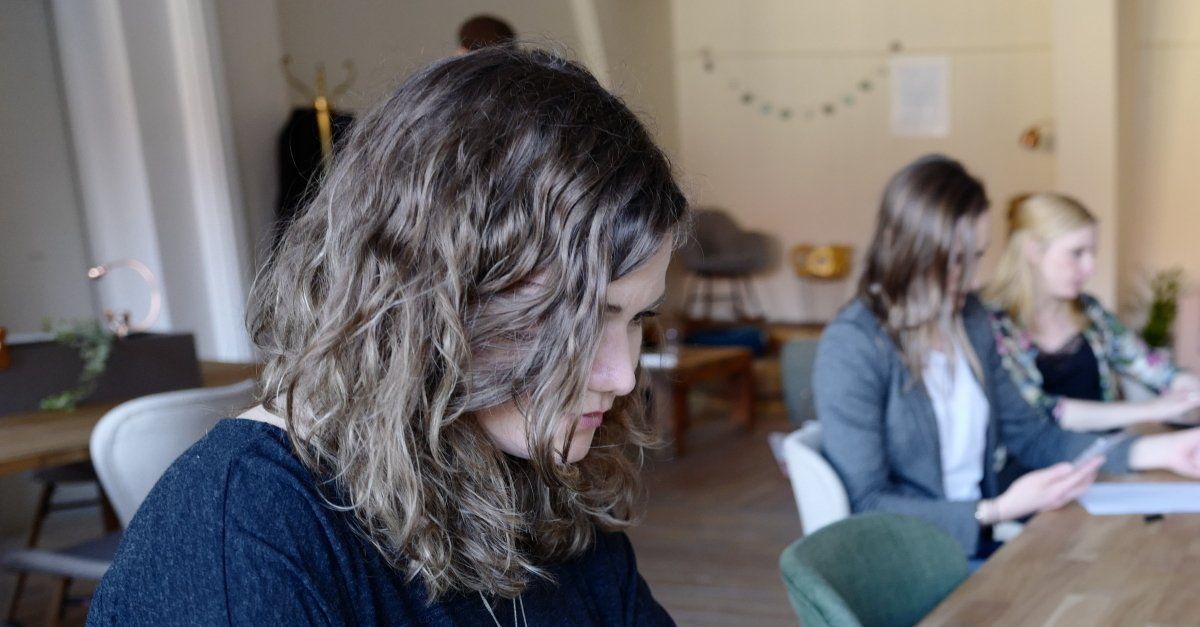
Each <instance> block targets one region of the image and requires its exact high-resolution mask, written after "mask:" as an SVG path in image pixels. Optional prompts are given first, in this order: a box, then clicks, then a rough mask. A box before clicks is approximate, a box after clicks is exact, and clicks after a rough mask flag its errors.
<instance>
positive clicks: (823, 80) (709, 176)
mask: <svg viewBox="0 0 1200 627" xmlns="http://www.w3.org/2000/svg"><path fill="white" fill-rule="evenodd" d="M674 20H675V45H676V58H677V60H678V66H677V69H676V72H677V78H678V98H677V101H678V103H679V117H680V134H681V145H682V150H681V153H682V157H681V162H682V166H683V171H684V174H685V177H686V181H687V182H688V184H689V187H690V189H691V191H692V196H693V198H694V200H695V201H696V204H698V205H709V204H711V205H719V206H723V207H726V208H728V209H729V210H730V211H731V212H732V213H733V214H734V215H735V216H736V217H737V218H738V219H739V220H740V221H741V222H742V223H743V225H744V226H746V227H749V228H751V229H755V230H761V231H765V232H768V233H771V234H774V235H776V236H778V237H779V238H780V240H781V241H782V244H783V246H784V248H785V250H786V249H790V247H791V246H792V245H794V244H796V243H799V242H815V243H830V242H847V243H851V244H853V245H854V246H855V247H856V254H858V255H861V253H862V249H863V247H864V246H865V245H866V243H867V240H868V238H869V237H870V230H871V227H872V225H873V221H874V214H875V211H876V208H877V205H878V199H879V195H880V192H881V190H882V187H883V185H884V183H885V182H886V180H887V178H888V177H889V176H890V175H891V174H892V173H893V172H894V171H895V170H896V169H897V168H899V167H900V166H902V165H903V164H905V163H906V162H908V161H909V160H911V159H912V158H914V157H916V156H917V155H920V154H922V153H927V152H943V153H946V154H949V155H952V156H954V157H957V158H959V159H961V160H962V161H963V162H964V163H965V164H966V166H967V167H968V168H969V169H970V170H971V171H972V172H974V173H976V174H977V175H978V176H980V177H982V178H983V180H984V181H985V182H986V184H987V186H988V190H989V195H990V197H991V198H992V200H993V204H994V205H995V206H999V207H1003V205H1004V203H1005V200H1006V199H1007V198H1008V197H1010V196H1011V195H1013V194H1015V193H1017V192H1020V191H1023V190H1033V189H1042V188H1047V187H1049V186H1051V184H1052V183H1053V177H1054V163H1053V157H1052V156H1051V155H1049V154H1047V153H1043V152H1030V151H1026V150H1024V149H1021V148H1019V147H1018V146H1017V141H1016V139H1017V137H1018V135H1019V133H1020V132H1021V130H1023V128H1024V127H1026V126H1027V125H1029V124H1030V123H1032V122H1034V121H1037V120H1042V119H1045V118H1047V117H1049V116H1050V115H1051V113H1052V111H1053V101H1052V75H1051V60H1050V32H1051V11H1050V5H1049V3H1048V2H1044V1H1026V2H986V1H980V0H973V1H970V2H964V1H962V0H924V1H920V2H904V3H896V2H889V1H887V0H860V1H858V2H836V3H835V2H820V3H817V2H791V1H788V0H748V1H746V2H737V3H732V2H722V1H720V0H686V1H685V0H678V1H677V2H676V3H675V4H674ZM894 40H899V41H901V42H903V44H904V45H905V46H906V48H907V50H908V51H910V52H912V53H914V54H935V55H947V56H948V57H949V58H950V60H951V77H950V106H951V131H950V134H949V136H948V137H945V138H937V139H913V138H901V137H894V136H892V135H891V133H890V129H889V106H890V105H889V90H888V83H887V80H886V79H883V80H878V81H877V85H876V87H875V89H874V90H872V91H870V92H867V93H865V94H864V93H861V92H859V93H856V103H855V105H854V106H853V107H851V108H849V109H845V110H843V109H841V108H839V110H838V111H837V112H836V113H835V114H834V115H833V116H829V117H826V116H823V115H821V114H819V113H818V114H817V115H816V117H815V118H814V119H813V120H805V119H803V115H800V116H799V119H797V118H796V117H793V119H792V120H791V121H789V122H781V121H780V120H779V119H777V118H772V117H767V116H764V115H761V114H759V113H756V112H754V111H753V110H752V109H751V108H750V107H747V106H745V105H743V104H741V103H740V102H739V100H738V93H737V92H736V91H734V90H732V89H730V87H729V81H730V80H732V79H737V80H739V81H740V82H741V84H742V86H743V87H746V88H749V89H750V90H752V91H753V92H754V93H755V94H756V95H760V96H762V97H765V98H767V99H769V100H770V101H772V102H775V103H788V104H789V105H792V106H798V107H805V106H809V105H819V104H820V103H822V102H825V101H826V100H835V101H836V100H837V99H839V98H840V97H841V96H842V95H843V94H846V93H853V92H854V88H855V86H856V84H857V82H858V80H859V79H860V77H862V76H867V75H872V76H874V75H875V72H876V69H877V68H879V67H880V66H881V65H884V64H886V62H887V58H888V55H887V54H886V50H887V48H888V46H889V43H890V42H892V41H894ZM703 47H710V48H711V49H712V50H713V52H714V55H715V59H716V71H715V72H714V73H713V74H706V73H705V72H704V71H703V70H702V68H701V61H700V57H699V51H700V49H701V48H703ZM992 213H993V214H994V215H993V219H995V220H997V221H998V220H999V218H1000V217H1001V216H1000V215H999V214H1000V213H1002V212H1001V211H994V212H992ZM997 224H999V223H998V222H997ZM994 248H995V247H994ZM993 254H994V253H993ZM858 269H859V267H858V262H857V260H856V267H855V269H854V275H857V272H858ZM757 287H758V293H759V295H760V296H761V297H762V298H763V299H764V300H765V301H766V308H767V310H768V314H769V316H770V317H772V318H775V319H780V320H819V319H827V318H829V317H830V316H832V315H833V314H834V313H835V312H836V310H837V309H838V308H839V307H840V306H841V305H842V304H843V303H844V302H845V300H846V299H847V298H848V297H849V295H850V294H851V293H852V290H853V280H847V281H843V282H840V283H835V284H830V285H815V284H806V283H802V282H801V281H800V280H798V279H797V278H796V277H795V275H794V274H793V273H792V271H791V269H790V268H787V267H781V268H779V269H777V270H776V271H775V272H774V273H772V274H771V275H769V276H766V277H764V278H762V279H760V280H758V281H757Z"/></svg>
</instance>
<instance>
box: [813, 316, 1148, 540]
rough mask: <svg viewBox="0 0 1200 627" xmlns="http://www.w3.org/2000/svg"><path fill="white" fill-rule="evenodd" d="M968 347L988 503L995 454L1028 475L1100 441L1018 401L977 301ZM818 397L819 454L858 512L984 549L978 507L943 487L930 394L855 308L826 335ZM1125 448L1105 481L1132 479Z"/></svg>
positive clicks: (1113, 456)
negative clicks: (1001, 451)
mask: <svg viewBox="0 0 1200 627" xmlns="http://www.w3.org/2000/svg"><path fill="white" fill-rule="evenodd" d="M963 323H964V326H965V328H966V332H967V338H968V340H969V341H970V343H971V346H972V347H973V348H974V349H975V353H976V354H977V355H978V356H979V361H980V366H981V367H982V369H983V373H984V379H985V380H984V381H982V382H981V387H982V388H983V391H984V393H985V394H986V395H987V398H988V404H989V405H990V407H991V415H990V419H989V420H988V430H987V444H986V446H985V448H984V459H983V468H984V473H983V481H982V483H981V485H980V491H981V493H982V494H983V496H984V498H991V497H994V496H996V493H997V483H996V469H995V467H994V464H993V460H994V459H995V456H996V448H997V446H998V445H999V444H1004V446H1005V447H1006V448H1007V449H1008V451H1009V453H1010V454H1012V455H1014V456H1015V457H1016V458H1017V459H1019V460H1020V462H1021V463H1022V464H1023V465H1024V466H1026V467H1029V468H1044V467H1046V466H1050V465H1053V464H1055V463H1057V462H1060V461H1064V460H1070V459H1072V458H1073V457H1074V456H1075V455H1078V454H1079V453H1080V452H1082V451H1083V450H1084V449H1085V448H1087V446H1088V445H1089V444H1091V443H1092V441H1093V440H1095V439H1096V437H1097V436H1095V435H1086V434H1081V433H1073V432H1068V431H1064V430H1062V429H1061V428H1059V427H1058V425H1057V424H1055V422H1054V421H1053V420H1050V419H1048V418H1046V417H1044V416H1043V415H1042V414H1041V413H1039V412H1037V411H1036V410H1034V409H1033V407H1032V406H1030V405H1029V404H1028V403H1027V402H1026V401H1025V400H1024V399H1023V398H1022V397H1021V394H1020V392H1018V391H1017V388H1016V386H1015V385H1014V384H1013V382H1012V379H1011V378H1010V377H1009V375H1008V372H1007V371H1005V370H1004V366H1003V365H1002V364H1001V361H1000V356H999V354H998V353H997V352H996V345H995V337H994V336H993V335H992V327H991V323H990V321H989V320H988V315H987V312H986V311H985V310H984V308H983V306H982V305H981V304H980V303H979V301H978V299H976V298H975V297H974V296H972V297H970V298H968V300H967V303H966V306H965V308H964V309H963ZM813 394H814V396H815V400H816V406H817V419H818V420H820V421H821V432H822V433H821V438H822V449H823V452H824V454H825V457H826V458H827V459H828V460H829V462H830V464H832V465H833V467H834V469H835V470H837V473H838V475H840V476H841V479H842V482H843V483H844V484H845V486H846V492H847V493H848V494H849V496H850V508H851V510H852V511H854V512H868V511H888V512H897V513H901V514H908V515H910V516H916V517H917V518H922V519H924V520H926V521H929V522H931V523H933V524H934V525H937V526H938V527H940V528H942V529H944V530H945V531H946V532H948V533H949V534H950V535H951V536H953V537H954V539H955V540H957V541H958V543H959V544H961V545H962V547H963V550H964V551H965V552H966V554H967V555H974V554H975V552H976V547H977V544H978V542H979V526H978V525H977V523H976V522H975V506H976V503H975V502H974V501H948V500H946V495H945V492H944V491H943V484H942V467H941V460H942V457H941V454H940V450H941V444H940V443H939V441H938V427H937V418H936V417H935V415H934V413H933V404H932V403H931V402H930V400H929V395H928V394H927V393H926V391H925V386H924V385H922V384H920V383H914V382H912V380H911V376H910V374H909V372H908V369H907V368H906V367H905V366H904V363H903V362H902V361H901V359H900V353H899V351H898V350H897V348H896V345H895V343H894V342H893V341H892V340H891V338H890V337H888V335H887V332H886V331H884V330H883V328H882V327H881V326H880V324H879V321H878V319H877V318H876V317H875V315H874V314H873V313H871V311H870V310H869V309H867V307H866V305H864V304H863V303H862V301H860V300H858V299H855V300H853V301H851V302H850V304H849V305H847V306H846V307H845V308H844V309H842V311H841V312H840V313H839V314H838V316H837V317H836V318H835V319H834V320H833V322H831V323H830V324H829V326H828V327H826V329H825V332H824V333H822V334H821V342H820V344H819V345H818V348H817V357H816V361H815V363H814V365H813ZM1130 445H1131V442H1126V443H1125V444H1123V445H1122V446H1120V447H1118V448H1116V449H1115V450H1113V451H1112V452H1111V453H1109V454H1108V462H1107V463H1106V464H1105V467H1104V470H1105V471H1106V472H1114V473H1120V472H1125V471H1127V470H1128V458H1129V447H1130Z"/></svg>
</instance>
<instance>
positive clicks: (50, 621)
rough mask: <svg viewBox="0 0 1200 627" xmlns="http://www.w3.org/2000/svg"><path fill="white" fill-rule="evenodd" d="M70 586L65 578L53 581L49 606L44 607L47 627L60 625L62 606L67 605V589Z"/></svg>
mask: <svg viewBox="0 0 1200 627" xmlns="http://www.w3.org/2000/svg"><path fill="white" fill-rule="evenodd" d="M70 585H71V580H70V579H67V578H66V577H63V578H62V579H56V580H55V581H54V587H53V588H51V589H50V604H49V605H48V606H47V607H46V625H47V627H59V625H61V624H62V618H63V606H65V605H66V603H67V588H68V587H69V586H70Z"/></svg>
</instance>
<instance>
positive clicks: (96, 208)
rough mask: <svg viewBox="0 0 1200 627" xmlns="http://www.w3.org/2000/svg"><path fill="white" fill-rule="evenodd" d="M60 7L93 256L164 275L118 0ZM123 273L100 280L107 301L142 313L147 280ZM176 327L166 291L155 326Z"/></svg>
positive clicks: (58, 2) (67, 0) (62, 1)
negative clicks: (135, 261)
mask: <svg viewBox="0 0 1200 627" xmlns="http://www.w3.org/2000/svg"><path fill="white" fill-rule="evenodd" d="M53 14H54V27H55V31H56V33H55V39H56V42H57V45H58V49H59V59H60V60H61V63H62V76H63V87H64V94H65V97H66V100H67V117H68V119H69V120H70V126H71V137H72V140H73V141H72V143H73V145H74V149H75V158H76V162H77V163H76V165H77V167H78V170H79V179H80V180H79V185H80V188H81V194H82V196H83V198H82V201H83V203H82V204H83V216H84V223H85V230H86V237H87V239H88V241H89V244H90V246H89V247H90V249H91V251H92V254H93V255H94V257H95V258H94V259H92V260H90V261H91V262H92V263H103V262H106V261H113V260H116V259H122V258H126V257H132V258H135V259H138V260H140V261H142V262H143V263H145V264H146V265H147V266H149V267H150V269H151V270H152V271H153V272H154V273H155V274H157V275H158V276H159V277H160V278H164V277H163V265H162V258H161V255H160V254H159V248H158V238H157V236H156V234H155V224H154V210H153V207H152V203H151V200H150V187H149V179H148V177H147V174H146V161H145V155H144V153H143V143H142V138H141V129H140V127H139V125H138V119H137V116H138V111H137V103H136V102H135V99H134V96H133V82H132V78H131V76H130V71H129V55H128V51H127V48H126V46H125V35H124V32H123V30H122V25H121V17H120V11H119V7H118V5H117V2H116V0H94V1H91V2H74V1H73V0H54V5H53ZM119 274H121V273H113V275H112V276H111V277H109V278H106V279H104V280H103V281H101V282H100V284H99V286H98V288H99V289H98V293H99V304H100V307H101V309H113V310H115V311H122V310H127V309H132V310H134V312H133V315H134V317H135V319H136V317H138V316H140V315H141V312H145V311H146V307H147V306H148V303H149V299H148V295H147V294H146V287H145V286H144V285H143V284H141V283H140V282H137V281H130V280H128V277H122V276H118V275H119ZM170 328H171V308H170V303H169V302H167V299H165V298H164V300H163V306H162V313H161V315H160V316H159V318H158V322H157V323H156V324H155V326H154V329H155V330H158V331H162V330H166V329H170Z"/></svg>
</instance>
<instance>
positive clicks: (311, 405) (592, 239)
mask: <svg viewBox="0 0 1200 627" xmlns="http://www.w3.org/2000/svg"><path fill="white" fill-rule="evenodd" d="M352 133H353V134H352V136H351V137H350V138H349V140H348V141H347V143H346V145H345V146H343V149H342V150H341V151H340V152H339V156H338V160H337V161H336V163H335V164H334V165H333V168H332V171H331V172H330V173H329V174H328V176H327V177H326V178H325V180H324V181H323V183H322V186H321V189H320V191H319V194H318V195H317V197H316V198H315V199H314V200H313V201H312V203H311V204H310V205H309V206H308V207H307V208H306V209H305V211H304V212H302V213H301V215H300V216H299V218H298V219H297V221H296V222H295V223H294V224H293V225H291V226H290V227H289V229H288V231H287V233H286V234H285V236H284V238H283V240H282V242H281V244H280V247H279V248H278V250H276V252H275V254H274V257H273V259H272V261H271V263H270V265H269V267H268V269H267V270H266V272H265V276H263V277H262V278H261V280H260V282H259V284H258V285H257V287H256V290H255V293H254V295H253V296H252V300H251V307H250V314H249V318H250V328H251V331H252V336H253V338H254V341H255V343H256V344H257V346H258V348H259V349H260V350H261V351H262V354H263V357H264V358H265V360H266V363H265V370H264V373H263V377H262V386H263V397H262V404H261V405H259V406H257V407H254V408H252V409H250V410H248V411H247V412H246V413H245V414H244V415H242V416H241V417H240V418H239V419H229V420H225V421H223V422H222V423H221V424H220V425H219V426H217V427H216V428H215V429H214V430H213V431H212V432H211V433H209V434H208V435H207V436H206V437H205V438H204V439H203V440H201V441H200V442H199V443H198V444H197V445H196V446H194V447H193V448H192V449H191V450H190V451H189V452H187V453H186V454H185V455H183V456H182V457H181V458H180V459H179V460H178V461H177V462H176V463H175V464H174V465H173V466H172V468H171V469H170V470H168V471H167V473H166V474H165V475H164V477H163V478H162V480H161V481H160V482H159V484H158V485H157V486H156V487H155V489H154V491H153V492H152V493H151V494H150V496H149V497H148V498H147V499H146V501H145V503H144V504H143V506H142V508H141V510H140V511H139V512H138V514H137V516H136V517H135V518H134V520H133V522H132V524H131V525H130V527H129V529H128V531H127V533H126V535H125V538H124V541H123V543H122V546H121V549H120V551H119V553H118V555H117V558H116V560H115V562H114V563H113V566H112V569H111V570H110V571H109V573H108V575H107V576H106V577H105V578H104V580H103V582H102V583H101V585H100V588H99V590H98V592H97V594H96V597H95V601H94V604H93V606H92V610H91V613H90V615H89V617H88V621H89V623H90V624H95V625H109V624H119V625H137V624H145V625H169V624H197V625H225V624H238V625H292V624H320V625H447V626H448V625H493V624H494V625H561V624H580V625H583V624H587V625H632V624H639V625H662V624H672V623H671V619H670V618H669V617H668V616H667V614H666V613H665V612H664V611H663V609H662V607H661V606H659V605H658V603H656V602H655V600H654V598H653V597H652V596H651V594H650V592H649V590H648V589H647V586H646V584H645V582H644V581H643V580H642V578H641V577H640V576H639V574H638V570H637V564H636V562H635V559H634V555H633V551H632V548H631V547H630V544H629V541H628V540H627V539H626V537H625V535H624V534H623V533H621V530H622V529H624V528H625V527H627V526H628V525H630V524H631V523H632V522H633V520H634V517H635V513H636V507H635V505H636V497H637V494H638V490H639V481H638V472H639V465H638V460H639V459H640V457H639V455H640V451H641V450H642V447H644V446H646V445H647V444H648V443H650V442H651V441H652V438H651V434H650V433H649V430H648V426H647V423H646V422H645V420H644V418H643V415H642V413H641V411H640V410H639V408H638V407H637V406H636V405H635V404H634V403H633V402H632V400H631V399H632V398H634V397H635V396H636V395H632V396H630V392H631V391H633V390H634V387H635V384H636V376H635V373H636V370H635V368H636V364H637V362H638V350H639V346H640V342H641V333H642V323H643V321H644V320H646V319H647V318H648V317H650V316H653V315H655V311H656V308H657V307H658V306H659V303H660V302H661V301H662V297H663V290H664V280H665V273H666V268H667V263H668V261H669V258H670V254H671V251H672V249H673V247H674V246H675V243H676V241H677V239H678V238H679V237H680V236H681V232H682V230H683V228H684V222H685V220H686V216H687V209H686V204H685V201H684V198H683V196H682V195H681V193H680V190H679V188H678V187H677V186H676V184H675V181H674V180H673V178H672V175H671V171H670V167H669V165H668V163H667V160H666V158H665V157H664V156H663V153H662V152H661V151H660V150H659V149H658V148H657V147H656V146H655V145H654V143H653V142H652V141H651V139H650V136H649V135H648V134H647V132H646V131H645V129H644V128H643V127H642V125H641V124H640V123H639V122H638V120H637V119H636V118H635V117H634V116H633V115H632V114H631V113H630V112H629V110H628V109H627V108H626V107H625V105H624V104H622V103H621V101H620V100H619V99H617V98H616V97H614V96H613V95H611V94H609V93H608V92H606V91H605V90H604V89H603V88H602V87H601V86H600V85H599V84H598V83H597V82H596V81H595V79H594V78H592V76H591V75H590V74H588V73H587V71H586V70H584V69H582V68H580V67H579V66H577V65H574V64H572V63H570V62H567V61H564V60H562V59H560V58H558V57H555V56H553V55H550V54H548V53H543V52H519V51H513V50H500V49H486V50H482V51H478V52H474V53H471V54H468V55H465V56H461V57H454V58H450V59H446V60H443V61H439V62H436V63H434V64H432V65H431V66H429V67H426V68H425V69H423V70H420V71H419V72H417V73H416V74H415V75H414V76H412V77H411V78H409V79H408V80H407V81H405V82H404V84H403V85H401V86H400V87H399V88H398V89H397V90H396V91H395V92H394V93H393V94H392V95H391V96H390V97H389V98H388V99H386V100H385V101H384V102H383V103H381V104H380V105H378V106H377V107H375V108H374V109H373V110H372V111H371V112H369V113H368V114H366V115H364V116H363V117H362V118H361V119H360V120H359V121H357V122H356V123H355V128H354V129H353V132H352Z"/></svg>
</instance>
